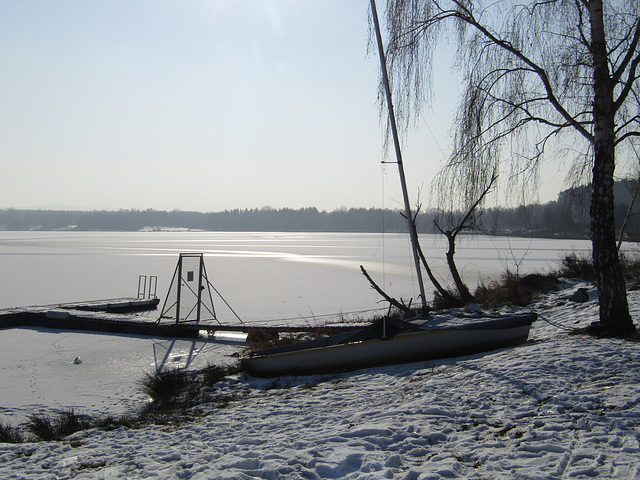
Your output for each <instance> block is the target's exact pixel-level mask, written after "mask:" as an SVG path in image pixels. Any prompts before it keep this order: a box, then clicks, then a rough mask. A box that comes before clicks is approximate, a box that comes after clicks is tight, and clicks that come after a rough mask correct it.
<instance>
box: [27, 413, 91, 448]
mask: <svg viewBox="0 0 640 480" xmlns="http://www.w3.org/2000/svg"><path fill="white" fill-rule="evenodd" d="M92 426H93V422H92V421H91V420H89V419H88V418H87V417H83V416H80V415H78V414H76V413H75V411H74V410H73V409H70V410H64V411H62V412H60V413H58V414H55V415H36V414H31V415H29V417H27V422H26V423H25V428H26V430H27V431H28V432H29V433H31V435H33V436H34V437H35V438H36V439H37V440H42V441H45V442H49V441H55V440H61V439H63V438H65V437H67V436H69V435H71V434H72V433H75V432H78V431H80V430H85V429H87V428H91V427H92Z"/></svg>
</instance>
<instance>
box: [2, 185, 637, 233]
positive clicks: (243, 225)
mask: <svg viewBox="0 0 640 480" xmlns="http://www.w3.org/2000/svg"><path fill="white" fill-rule="evenodd" d="M616 188H617V192H616V200H617V203H616V207H615V217H616V224H617V225H622V224H623V222H625V218H626V226H625V236H626V238H628V239H634V240H635V239H638V238H640V215H638V213H640V209H639V208H637V207H636V206H635V205H633V191H634V190H635V182H633V185H630V184H629V181H619V182H617V184H616ZM588 192H589V188H588V187H580V188H577V189H571V190H565V191H563V192H561V193H560V195H559V196H558V200H557V201H553V202H549V203H545V204H531V205H527V206H520V207H517V208H484V209H482V210H480V211H479V212H478V221H477V222H476V224H477V226H478V227H479V228H478V229H479V231H481V232H484V233H490V234H495V235H515V236H532V237H567V238H588V235H589V198H588V197H589V195H588ZM629 205H632V207H633V208H631V209H630V208H629ZM629 212H630V214H629ZM459 215H460V214H459ZM459 215H458V216H459ZM449 217H450V215H449V214H442V212H438V211H437V210H426V211H424V212H422V213H420V214H419V215H418V217H417V226H418V230H419V232H421V233H432V232H435V231H436V230H435V226H434V220H437V221H438V222H439V224H440V225H441V226H445V227H446V226H447V222H448V220H447V219H448V218H449ZM452 217H453V218H455V217H456V214H453V215H452ZM171 229H183V230H204V231H231V232H234V231H258V232H259V231H274V232H276V231H277V232H362V233H365V232H366V233H370V232H374V233H375V232H383V231H384V232H404V231H406V222H405V220H404V218H403V217H402V215H401V214H400V211H399V210H389V209H387V210H382V209H379V208H368V209H367V208H349V209H347V208H342V209H338V210H334V211H331V212H327V211H321V210H318V209H317V208H314V207H308V208H300V209H291V208H280V209H274V208H270V207H262V208H254V209H235V210H225V211H222V212H207V213H205V212H193V211H181V210H173V211H163V210H154V209H146V210H136V209H132V210H117V211H108V210H100V211H98V210H94V211H82V210H22V209H13V208H6V209H2V210H0V230H5V231H37V230H41V231H53V230H67V231H72V230H77V231H140V230H151V231H153V230H171Z"/></svg>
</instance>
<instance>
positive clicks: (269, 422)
mask: <svg viewBox="0 0 640 480" xmlns="http://www.w3.org/2000/svg"><path fill="white" fill-rule="evenodd" d="M578 286H587V287H588V288H591V287H589V286H588V285H585V284H571V285H568V286H567V289H566V290H564V291H561V292H558V293H554V294H552V295H549V296H547V297H545V298H544V299H542V300H540V301H538V302H536V303H535V304H534V306H533V308H534V309H535V310H536V311H537V312H538V313H540V314H541V315H542V316H543V317H544V318H546V319H548V320H550V321H551V322H554V323H556V324H560V325H563V326H565V327H576V326H584V325H586V324H588V323H590V322H592V321H595V320H596V318H597V305H596V303H595V301H594V300H593V299H594V297H595V293H594V292H593V290H592V289H591V292H590V293H591V298H592V300H591V301H589V302H587V303H583V304H578V303H573V302H570V301H567V300H566V298H565V297H566V296H567V295H568V294H570V293H572V291H573V290H575V289H576V288H577V287H578ZM629 299H630V304H631V309H632V313H633V315H634V318H635V319H636V320H637V319H639V318H640V292H630V294H629ZM530 340H532V341H530V342H529V343H527V344H525V345H523V346H520V347H517V348H511V349H505V350H499V351H494V352H489V353H485V354H479V355H473V356H468V357H461V358H454V359H446V360H440V361H429V362H420V363H412V364H405V365H399V366H391V367H379V368H371V369H367V370H360V371H357V372H353V373H348V374H340V375H325V376H306V377H281V378H278V379H255V378H251V377H247V376H245V375H244V374H240V375H238V376H234V377H229V378H228V379H227V380H226V381H225V382H223V384H222V385H219V386H218V387H217V388H219V389H220V390H221V391H222V392H227V393H235V394H237V393H241V394H242V396H241V398H240V399H239V400H237V401H234V402H232V403H230V404H229V405H228V406H227V407H226V408H220V409H216V408H214V407H213V406H211V407H206V406H205V407H206V408H208V413H207V415H205V416H202V417H200V418H197V419H196V420H195V421H192V422H188V423H181V424H176V425H165V426H152V427H147V428H144V429H141V430H131V429H127V428H124V427H121V428H118V429H116V430H113V431H104V430H99V429H94V430H89V431H84V432H78V433H76V434H74V435H73V436H71V437H69V438H68V439H67V440H66V441H62V442H42V443H27V444H17V445H13V444H0V478H3V479H9V478H42V479H52V478H56V479H62V478H77V479H104V478H149V477H160V478H185V479H188V478H191V479H211V478H234V479H256V478H264V479H280V478H282V479H297V478H349V479H377V478H397V479H410V480H411V479H441V478H476V479H555V478H557V479H560V478H593V477H600V478H618V479H635V478H640V460H639V459H640V355H639V354H640V343H636V342H629V341H622V340H610V339H607V340H600V339H595V338H590V337H585V336H571V335H567V332H566V331H565V330H563V329H560V328H557V327H556V326H552V325H550V324H549V323H547V322H545V321H543V320H538V321H536V322H535V323H534V326H533V329H532V333H531V336H530Z"/></svg>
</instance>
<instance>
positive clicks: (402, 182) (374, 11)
mask: <svg viewBox="0 0 640 480" xmlns="http://www.w3.org/2000/svg"><path fill="white" fill-rule="evenodd" d="M370 1H371V13H372V14H373V25H374V27H375V30H376V39H377V41H378V53H379V56H380V69H381V70H382V80H383V83H384V90H385V93H386V97H387V108H388V110H389V121H390V122H391V132H392V134H393V144H394V146H395V150H396V163H397V164H398V172H399V174H400V185H401V186H402V198H403V200H404V211H405V215H406V217H407V222H408V224H409V236H410V238H411V250H412V251H413V261H414V263H415V267H416V275H417V276H418V285H419V287H420V296H421V297H422V312H423V313H427V312H428V311H429V307H428V306H427V297H426V296H425V294H424V283H423V281H422V270H421V269H420V257H419V255H418V235H417V233H416V229H415V228H414V227H413V216H412V214H411V206H410V204H409V194H408V193H407V182H406V180H405V177H404V167H403V165H402V153H401V152H400V140H399V138H398V128H397V126H396V116H395V114H394V112H393V103H392V102H391V88H390V87H389V76H388V74H387V61H386V59H385V55H384V47H383V45H382V35H381V34H380V23H379V22H378V11H377V9H376V2H375V0H370Z"/></svg>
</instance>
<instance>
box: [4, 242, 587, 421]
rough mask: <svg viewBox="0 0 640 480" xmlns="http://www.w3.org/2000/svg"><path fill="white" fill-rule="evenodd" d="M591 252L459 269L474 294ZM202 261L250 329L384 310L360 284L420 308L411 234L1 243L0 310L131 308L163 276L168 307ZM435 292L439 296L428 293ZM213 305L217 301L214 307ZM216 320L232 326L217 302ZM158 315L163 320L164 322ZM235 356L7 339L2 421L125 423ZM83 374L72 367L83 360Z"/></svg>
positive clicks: (96, 341) (434, 259)
mask: <svg viewBox="0 0 640 480" xmlns="http://www.w3.org/2000/svg"><path fill="white" fill-rule="evenodd" d="M421 242H422V247H423V250H424V251H425V254H426V255H427V257H428V258H429V259H431V263H432V268H433V269H434V270H435V271H436V272H437V273H438V274H439V275H440V276H441V277H442V278H444V279H446V278H448V277H446V273H447V272H446V269H445V264H444V253H445V251H446V245H445V244H444V243H443V242H442V240H441V239H439V238H438V237H435V236H429V235H422V236H421ZM572 251H576V252H588V251H589V242H587V241H566V240H543V239H534V240H530V239H523V238H505V237H496V238H493V237H464V238H462V239H461V240H460V242H459V245H458V249H457V254H456V258H457V262H458V266H459V268H460V270H461V272H462V273H463V276H464V278H465V280H466V281H467V282H468V284H469V285H471V286H475V285H476V284H477V282H478V281H481V280H485V281H488V280H491V279H493V278H496V277H498V276H499V275H500V274H501V273H504V272H505V271H506V269H507V268H509V269H511V270H512V271H515V270H516V269H517V270H518V271H520V272H521V273H524V272H531V271H541V270H547V269H550V268H556V267H557V266H558V262H559V260H560V259H561V258H562V257H563V255H565V254H566V253H568V252H572ZM186 252H197V253H203V254H204V258H205V263H206V269H207V272H208V276H209V280H210V281H211V282H212V284H213V285H214V286H215V287H216V289H217V290H218V291H219V292H220V293H221V294H222V295H224V297H225V299H226V300H227V301H228V302H229V303H230V304H231V306H232V307H233V308H234V310H235V311H236V312H237V313H238V315H239V316H240V317H241V318H242V319H243V320H244V321H245V322H258V321H259V322H267V321H271V320H278V321H281V320H282V319H287V321H288V322H289V323H316V322H322V321H325V320H329V321H331V320H332V319H337V318H339V316H340V315H341V314H352V313H353V315H357V314H358V312H367V311H371V310H376V309H378V310H384V305H381V304H380V303H378V302H379V298H378V295H377V294H376V293H375V292H374V291H373V290H372V289H371V288H370V287H369V284H368V282H367V281H366V279H365V278H364V277H363V276H362V274H361V273H360V269H359V266H360V265H364V267H365V268H366V269H367V271H368V272H369V273H370V275H371V276H372V277H373V278H374V279H375V280H376V282H378V284H379V285H381V286H384V288H385V289H386V290H387V291H388V292H389V293H390V294H392V295H394V296H396V297H402V298H403V299H409V298H416V296H417V291H418V288H417V285H416V282H415V277H414V275H413V273H412V267H411V265H412V262H411V259H410V257H409V243H408V238H407V236H406V235H399V234H385V235H384V236H383V235H381V234H351V233H219V232H135V233H129V232H127V233H121V232H0V259H1V265H2V267H1V269H0V282H1V286H2V288H1V289H0V308H10V307H16V306H25V305H43V304H54V303H61V302H73V301H83V300H94V299H107V298H116V297H123V296H131V297H135V296H136V294H137V287H138V275H140V274H143V275H156V276H157V277H158V289H157V293H158V296H159V297H160V298H161V301H160V305H162V304H163V300H164V296H165V295H166V293H167V290H168V288H169V284H170V282H171V279H172V276H173V272H174V270H175V265H176V262H177V259H178V254H179V253H186ZM426 288H427V291H430V290H431V288H430V286H429V285H427V287H426ZM215 300H216V299H215V298H214V301H215ZM216 311H217V314H218V318H219V319H220V321H222V322H223V323H233V322H234V321H236V319H235V317H234V316H233V315H232V314H231V312H230V311H228V310H226V309H225V306H224V304H223V303H222V302H219V301H218V302H217V303H216ZM152 315H155V316H157V315H158V312H155V313H153V314H152ZM237 349H238V348H237V347H233V346H229V345H222V344H216V343H204V342H190V341H176V342H172V341H168V340H166V339H153V338H139V337H132V336H118V335H105V334H91V333H79V332H61V331H55V332H54V331H50V330H46V329H10V330H1V331H0V379H1V380H2V383H3V388H2V393H0V417H9V418H21V417H23V416H24V415H25V414H28V413H29V412H33V411H40V410H42V409H43V408H48V407H53V408H59V407H70V406H74V407H75V408H76V409H78V410H80V411H102V412H105V411H110V412H124V411H127V410H128V409H131V408H136V407H137V406H139V405H140V402H142V401H143V400H144V399H143V398H142V397H141V395H140V394H139V393H138V391H137V386H136V383H137V382H138V381H139V380H140V379H141V378H142V373H143V372H145V371H151V370H152V369H153V368H157V367H158V366H161V365H171V366H190V367H193V368H197V367H200V366H206V364H207V362H212V363H213V362H219V361H231V360H230V359H231V357H229V355H231V354H232V353H233V352H234V351H236V350H237ZM78 356H79V357H81V359H82V363H81V364H78V365H76V364H74V363H73V360H74V358H76V357H78Z"/></svg>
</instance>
